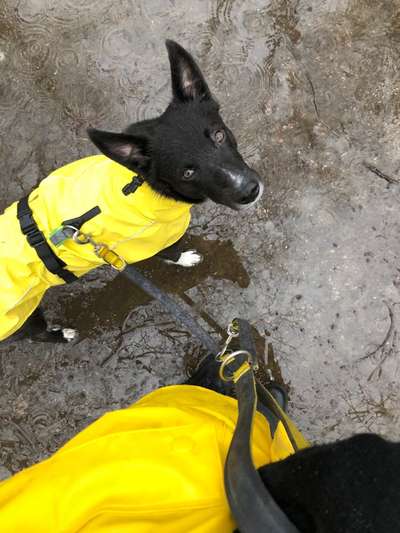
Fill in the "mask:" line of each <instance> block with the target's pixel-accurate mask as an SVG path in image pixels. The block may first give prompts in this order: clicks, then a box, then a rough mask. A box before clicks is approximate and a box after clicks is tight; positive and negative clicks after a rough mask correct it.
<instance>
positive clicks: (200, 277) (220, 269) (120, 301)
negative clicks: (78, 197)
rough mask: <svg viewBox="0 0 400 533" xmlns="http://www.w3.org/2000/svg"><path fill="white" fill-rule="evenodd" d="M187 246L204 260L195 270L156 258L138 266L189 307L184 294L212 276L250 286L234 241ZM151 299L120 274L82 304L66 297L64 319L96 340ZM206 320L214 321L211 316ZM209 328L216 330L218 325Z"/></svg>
mask: <svg viewBox="0 0 400 533" xmlns="http://www.w3.org/2000/svg"><path fill="white" fill-rule="evenodd" d="M186 244H187V249H191V248H195V249H196V250H198V251H199V252H200V253H202V254H203V255H204V261H203V262H202V263H201V264H200V265H199V266H197V267H195V268H192V269H185V268H181V267H175V266H174V265H168V264H165V263H163V261H161V260H160V259H157V258H152V259H149V260H147V261H145V262H141V263H136V265H135V266H136V267H137V268H138V269H139V270H140V271H141V272H143V273H144V274H145V275H146V276H148V277H149V279H151V280H152V281H153V282H154V283H155V284H156V285H158V286H159V287H160V288H162V289H163V290H165V292H167V293H172V294H177V295H179V296H183V299H185V301H186V302H187V303H189V304H191V300H190V299H189V298H188V297H187V296H185V292H186V291H187V290H189V289H191V288H192V287H196V286H197V285H199V284H200V283H201V282H202V281H204V280H206V279H207V278H209V277H211V278H214V279H224V280H228V281H231V282H232V283H236V284H237V285H238V286H239V287H241V288H246V287H247V286H248V285H249V283H250V279H249V276H248V274H247V272H246V270H245V268H244V267H243V265H242V262H241V259H240V257H239V256H238V254H237V252H236V251H235V249H234V247H233V244H232V242H230V241H219V240H206V239H202V238H201V237H198V236H188V238H187V240H186ZM150 300H151V298H150V297H149V296H148V295H147V294H146V293H144V292H143V291H142V290H141V289H139V288H138V287H136V286H134V285H133V284H132V283H131V282H129V281H128V280H127V279H126V278H125V277H124V276H122V275H120V276H117V277H116V278H114V279H113V280H112V281H111V282H110V283H108V284H107V285H106V286H104V287H102V288H101V289H93V290H91V291H89V292H88V293H86V294H85V296H84V300H83V301H82V295H74V296H70V297H66V298H65V301H64V303H63V316H64V317H65V322H66V323H68V324H69V325H70V326H72V327H77V328H78V329H79V332H80V334H81V336H82V338H84V337H93V336H96V334H97V333H98V332H99V331H103V330H107V329H108V328H110V327H112V326H117V327H118V326H120V325H121V324H122V322H123V320H124V318H125V317H126V315H127V314H128V313H129V312H130V311H131V310H132V309H134V308H137V307H139V306H141V305H145V304H147V303H149V302H150ZM203 318H205V320H206V321H209V320H211V317H207V316H203ZM210 325H211V326H212V327H213V326H214V325H215V324H210Z"/></svg>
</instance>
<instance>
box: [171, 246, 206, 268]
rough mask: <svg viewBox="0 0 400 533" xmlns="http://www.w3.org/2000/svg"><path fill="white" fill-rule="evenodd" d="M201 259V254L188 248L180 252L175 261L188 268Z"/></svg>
mask: <svg viewBox="0 0 400 533" xmlns="http://www.w3.org/2000/svg"><path fill="white" fill-rule="evenodd" d="M202 261H203V256H202V255H201V254H199V253H198V252H197V251H196V250H188V251H187V252H182V253H181V256H180V258H179V259H178V261H177V262H176V264H177V265H179V266H182V267H186V268H190V267H194V266H196V265H198V264H199V263H201V262H202Z"/></svg>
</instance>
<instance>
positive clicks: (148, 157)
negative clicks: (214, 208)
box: [88, 41, 262, 209]
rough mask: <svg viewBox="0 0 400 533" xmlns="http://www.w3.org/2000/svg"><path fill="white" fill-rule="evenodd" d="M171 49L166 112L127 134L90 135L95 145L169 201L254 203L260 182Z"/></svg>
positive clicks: (184, 60) (206, 93) (197, 74)
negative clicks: (170, 84) (142, 178)
mask: <svg viewBox="0 0 400 533" xmlns="http://www.w3.org/2000/svg"><path fill="white" fill-rule="evenodd" d="M166 44H167V49H168V54H169V60H170V65H171V79H172V90H173V98H172V101H171V103H170V105H169V106H168V107H167V109H166V111H165V112H164V113H163V114H162V115H161V116H159V117H157V118H154V119H151V120H145V121H143V122H138V123H136V124H132V125H130V126H129V127H128V128H127V129H126V131H125V132H124V133H111V132H105V131H100V130H95V129H89V130H88V133H89V136H90V138H91V140H92V141H93V143H94V144H95V145H96V146H97V147H98V148H99V150H100V151H101V152H103V153H104V154H105V155H106V156H108V157H110V158H111V159H113V160H114V161H117V162H118V163H121V164H122V165H124V166H126V167H127V168H129V169H131V170H133V171H135V172H138V173H139V174H140V175H142V176H143V177H144V178H145V179H146V181H147V182H148V184H149V185H150V186H151V187H152V188H153V189H155V190H156V191H158V192H159V193H160V194H162V195H164V196H167V197H171V198H174V199H176V200H181V201H184V202H188V203H192V204H196V203H201V202H203V201H205V200H206V199H208V198H210V199H211V200H214V201H215V202H217V203H220V204H224V205H227V206H229V207H231V208H233V209H240V208H241V207H244V206H246V205H248V204H251V203H253V202H254V201H255V200H256V199H257V198H258V196H259V194H260V193H261V191H262V184H261V180H260V177H259V176H258V175H257V174H256V172H254V171H253V170H251V169H250V168H249V167H248V166H247V165H246V163H245V162H244V161H243V158H242V157H241V155H240V154H239V152H238V150H237V143H236V140H235V137H234V136H233V133H232V132H231V130H230V129H229V128H228V127H227V126H226V125H225V124H224V122H223V120H222V118H221V116H220V114H219V105H218V103H217V102H216V101H215V100H214V99H213V97H212V96H211V93H210V89H209V88H208V85H207V83H206V81H205V80H204V77H203V75H202V73H201V71H200V69H199V67H198V66H197V64H196V63H195V61H194V59H193V58H192V56H191V55H190V54H189V53H188V52H187V51H186V50H184V49H183V48H182V47H181V46H179V45H178V44H177V43H175V42H173V41H167V43H166ZM187 171H189V172H187ZM185 173H186V174H185ZM189 174H190V175H189Z"/></svg>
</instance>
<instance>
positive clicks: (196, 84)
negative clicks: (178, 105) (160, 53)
mask: <svg viewBox="0 0 400 533" xmlns="http://www.w3.org/2000/svg"><path fill="white" fill-rule="evenodd" d="M165 44H166V46H167V50H168V57H169V63H170V65H171V80H172V93H173V96H174V98H176V99H177V100H179V101H181V102H188V101H191V100H197V99H200V100H207V99H209V98H211V92H210V89H209V88H208V85H207V83H206V81H205V79H204V77H203V74H202V73H201V70H200V68H199V66H198V65H197V64H196V62H195V60H194V59H193V57H192V56H191V55H190V54H189V52H187V51H186V50H185V49H184V48H182V46H180V45H179V44H178V43H176V42H175V41H171V40H169V39H168V40H167V41H166V42H165Z"/></svg>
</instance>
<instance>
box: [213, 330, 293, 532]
mask: <svg viewBox="0 0 400 533" xmlns="http://www.w3.org/2000/svg"><path fill="white" fill-rule="evenodd" d="M242 334H243V337H242ZM239 335H240V344H241V348H242V349H244V350H247V351H250V350H251V349H254V344H253V342H252V339H251V335H250V326H249V324H248V323H246V321H244V320H240V328H239ZM244 353H245V352H244ZM253 353H255V352H253ZM238 364H239V361H238ZM240 364H241V367H240V368H239V370H240V372H238V371H236V372H234V373H233V376H234V382H235V388H236V396H237V399H238V408H239V416H238V420H237V423H236V428H235V432H234V434H233V437H232V442H231V445H230V447H229V451H228V455H227V458H226V462H225V472H224V475H225V491H226V495H227V497H228V500H229V506H230V508H231V511H232V514H233V516H234V517H235V520H236V523H237V525H238V527H239V530H240V531H241V532H242V533H259V532H260V531H266V532H269V533H299V530H298V529H297V528H296V527H295V526H294V524H293V523H292V522H291V521H290V520H289V518H288V517H287V516H286V515H285V513H284V512H283V511H282V510H281V509H280V507H279V506H278V505H277V503H276V502H275V500H274V499H273V498H272V496H271V494H270V493H269V491H268V489H267V488H266V487H265V485H264V483H263V482H262V480H261V477H260V475H259V473H258V472H257V470H256V468H255V467H254V464H253V459H252V456H251V448H250V443H251V434H252V428H253V420H254V416H255V413H256V410H257V391H258V393H259V394H261V397H260V400H262V403H264V404H265V403H270V404H271V403H274V404H276V402H275V400H274V398H273V397H272V395H271V394H270V393H269V392H268V391H267V390H265V389H264V388H262V389H260V388H259V387H258V386H257V384H256V379H255V377H254V373H253V370H252V369H251V366H250V365H247V367H246V366H244V364H243V362H242V363H240ZM264 395H266V396H267V398H262V396H264ZM285 429H286V428H285ZM288 434H289V435H290V431H289V432H288ZM291 440H292V439H291Z"/></svg>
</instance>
